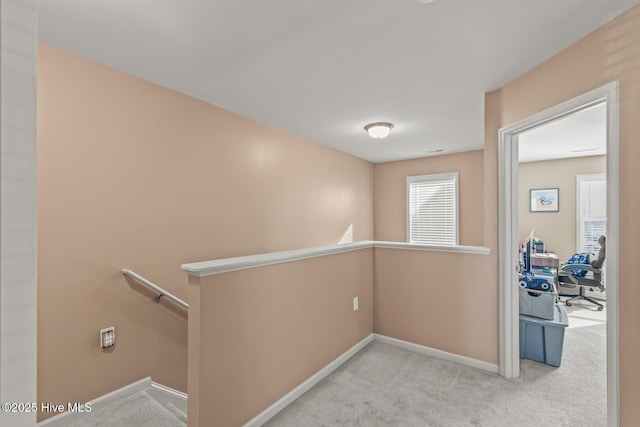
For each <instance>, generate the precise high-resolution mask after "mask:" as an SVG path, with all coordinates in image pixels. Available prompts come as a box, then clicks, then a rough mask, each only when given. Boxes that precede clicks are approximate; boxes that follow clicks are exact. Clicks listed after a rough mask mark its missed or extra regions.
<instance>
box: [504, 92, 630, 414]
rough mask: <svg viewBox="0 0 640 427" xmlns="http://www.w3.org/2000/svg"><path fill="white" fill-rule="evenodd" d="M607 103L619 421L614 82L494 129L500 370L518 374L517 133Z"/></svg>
mask: <svg viewBox="0 0 640 427" xmlns="http://www.w3.org/2000/svg"><path fill="white" fill-rule="evenodd" d="M602 102H606V103H607V419H608V425H609V426H617V425H618V82H612V83H609V84H606V85H604V86H602V87H600V88H597V89H594V90H592V91H590V92H588V93H585V94H583V95H580V96H578V97H576V98H573V99H571V100H569V101H566V102H563V103H562V104H559V105H556V106H555V107H552V108H549V109H547V110H545V111H542V112H540V113H537V114H534V115H532V116H530V117H527V118H526V119H523V120H520V121H519V122H517V123H513V124H511V125H509V126H506V127H504V128H502V129H500V131H499V132H498V138H499V139H498V156H499V157H498V158H499V160H498V161H499V168H498V174H499V175H498V184H499V211H498V220H499V254H500V257H499V258H500V259H499V265H500V271H499V272H500V282H499V283H500V284H499V309H500V313H499V315H500V329H499V334H500V344H499V346H500V363H499V368H500V374H501V375H503V376H505V377H507V378H518V377H519V376H520V347H519V342H520V330H519V299H518V287H517V286H516V285H515V284H516V283H518V281H517V271H516V268H517V265H518V253H517V248H518V243H519V242H518V136H519V134H520V133H522V132H525V131H527V130H530V129H533V128H535V127H537V126H540V125H543V124H547V123H551V122H553V121H556V120H559V119H561V118H563V117H565V116H567V115H568V114H571V113H574V112H577V111H580V110H583V109H585V108H588V107H591V106H593V105H595V104H599V103H602Z"/></svg>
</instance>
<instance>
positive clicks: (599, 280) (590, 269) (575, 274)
mask: <svg viewBox="0 0 640 427" xmlns="http://www.w3.org/2000/svg"><path fill="white" fill-rule="evenodd" d="M598 243H599V244H600V250H599V251H598V256H597V257H596V259H595V260H593V261H591V262H590V263H589V264H569V263H567V264H565V265H564V266H563V267H562V269H560V274H559V275H558V281H559V282H561V283H562V285H563V286H568V287H575V286H578V287H579V294H578V295H576V296H575V297H573V298H569V299H568V300H566V301H565V304H566V305H567V306H571V303H573V302H574V301H578V300H585V301H588V302H590V303H592V304H595V305H596V306H597V307H598V311H602V309H603V308H604V306H603V305H602V304H600V303H599V302H598V301H596V300H594V299H593V298H590V297H588V296H587V295H586V294H585V293H586V288H591V290H593V288H598V289H600V290H602V291H603V290H604V289H605V287H604V280H603V279H604V274H603V269H604V260H605V256H606V249H605V246H606V238H605V237H604V236H600V237H599V238H598Z"/></svg>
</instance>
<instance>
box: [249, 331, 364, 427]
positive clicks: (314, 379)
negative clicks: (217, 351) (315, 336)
mask: <svg viewBox="0 0 640 427" xmlns="http://www.w3.org/2000/svg"><path fill="white" fill-rule="evenodd" d="M371 341H373V334H370V335H368V336H367V337H366V338H365V339H363V340H362V341H360V342H359V343H357V344H356V345H354V346H353V347H351V348H350V349H349V350H347V351H345V352H344V353H342V354H341V355H340V356H338V357H337V358H336V359H335V360H334V361H332V362H331V363H329V364H328V365H327V366H325V367H324V368H322V369H320V370H319V371H318V372H316V373H315V374H314V375H313V376H311V377H310V378H309V379H307V380H306V381H305V382H303V383H302V384H300V385H299V386H297V387H296V388H294V389H293V390H291V391H290V392H289V393H287V394H286V395H284V396H283V397H282V398H280V399H279V400H277V401H276V402H275V403H274V404H272V405H271V406H269V407H268V408H267V409H265V410H264V411H262V412H261V413H259V414H258V415H256V416H255V417H254V418H252V419H251V420H249V421H248V422H247V423H246V424H244V427H260V426H261V425H263V424H264V423H266V422H267V421H269V420H270V419H271V418H273V417H274V416H275V415H276V414H277V413H278V412H280V411H282V410H283V409H284V408H285V407H287V405H289V404H290V403H291V402H293V401H294V400H296V399H297V398H298V397H300V396H302V395H303V394H304V393H305V392H307V391H308V390H309V389H310V388H311V387H313V386H314V385H316V384H318V383H319V382H320V381H322V380H323V379H324V378H325V377H327V376H328V375H329V374H330V373H332V372H333V371H335V370H336V369H337V368H339V367H340V366H341V365H342V364H343V363H344V362H346V361H347V360H349V359H350V358H351V357H352V356H353V355H355V354H356V353H357V352H359V351H360V350H362V349H363V348H364V347H365V346H366V345H367V344H369V343H370V342H371Z"/></svg>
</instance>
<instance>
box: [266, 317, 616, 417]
mask: <svg viewBox="0 0 640 427" xmlns="http://www.w3.org/2000/svg"><path fill="white" fill-rule="evenodd" d="M570 323H571V319H570ZM605 334H606V326H605V324H604V323H595V324H593V323H591V324H588V325H584V326H581V327H573V328H567V329H566V332H565V340H564V352H563V358H562V364H561V366H560V367H559V368H555V367H551V366H548V365H545V364H542V363H538V362H534V361H531V360H526V359H522V360H521V365H520V366H521V375H520V378H518V379H515V380H507V379H505V378H503V377H500V376H499V375H497V374H491V373H488V372H486V371H482V370H479V369H476V368H472V367H468V366H465V365H460V364H457V363H453V362H449V361H445V360H441V359H437V358H433V357H429V356H425V355H421V354H418V353H415V352H411V351H407V350H404V349H400V348H397V347H393V346H390V345H387V344H383V343H380V342H377V341H374V342H373V343H371V344H369V345H368V346H367V347H365V348H364V349H363V350H362V351H360V352H359V353H358V354H356V355H355V356H354V357H352V358H351V359H350V360H349V361H347V362H346V363H345V364H344V365H342V366H341V367H340V368H339V369H337V370H336V371H334V372H333V373H332V374H331V375H329V376H328V377H327V378H325V379H324V380H323V381H322V382H320V383H319V384H318V385H316V386H315V387H313V388H312V389H311V390H309V391H308V392H307V393H305V394H304V395H303V396H301V397H300V398H299V399H297V400H296V401H295V402H293V403H292V404H291V405H289V406H288V407H286V408H285V409H284V410H282V411H281V412H280V413H279V414H278V415H276V416H275V417H274V418H272V419H271V420H270V421H269V422H268V423H267V424H265V425H266V426H269V427H289V426H291V427H293V426H295V427H300V426H354V427H356V426H358V427H359V426H366V427H373V426H434V427H446V426H455V427H460V426H510V427H511V426H514V427H529V426H531V427H538V426H554V427H562V426H571V427H573V426H575V427H578V426H579V427H588V426H598V427H600V426H606V424H607V423H606V418H607V417H606V340H605V336H606V335H605Z"/></svg>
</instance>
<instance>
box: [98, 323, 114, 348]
mask: <svg viewBox="0 0 640 427" xmlns="http://www.w3.org/2000/svg"><path fill="white" fill-rule="evenodd" d="M115 343H116V328H115V327H113V326H112V327H110V328H105V329H100V348H108V347H112V346H113V345H114V344H115Z"/></svg>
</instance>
